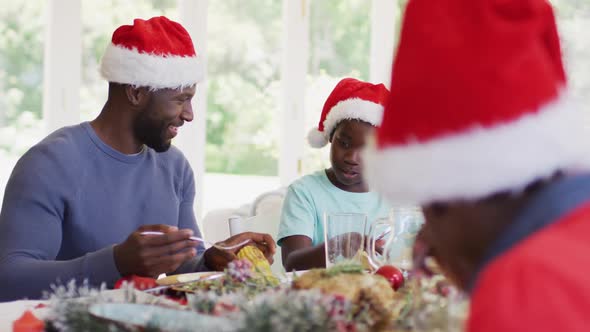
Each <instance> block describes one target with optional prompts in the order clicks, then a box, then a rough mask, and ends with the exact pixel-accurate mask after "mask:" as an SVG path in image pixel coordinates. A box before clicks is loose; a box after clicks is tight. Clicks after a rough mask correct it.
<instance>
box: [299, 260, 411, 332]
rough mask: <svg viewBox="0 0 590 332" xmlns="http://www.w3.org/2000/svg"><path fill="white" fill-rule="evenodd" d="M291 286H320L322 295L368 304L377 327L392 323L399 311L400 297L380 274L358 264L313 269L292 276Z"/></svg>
mask: <svg viewBox="0 0 590 332" xmlns="http://www.w3.org/2000/svg"><path fill="white" fill-rule="evenodd" d="M292 287H293V288H294V289H319V290H320V291H322V292H323V293H325V294H332V295H340V296H343V297H344V298H346V299H348V300H349V301H351V302H352V303H353V304H355V305H357V306H358V307H359V308H361V307H363V308H367V307H368V308H369V310H368V312H369V315H370V316H371V319H372V320H373V321H375V328H376V329H378V327H379V326H384V325H386V324H388V323H389V322H391V321H392V320H393V319H394V318H395V317H396V315H397V311H398V309H397V307H398V306H396V302H397V301H398V298H399V296H397V295H396V292H395V291H394V290H393V288H392V287H391V285H390V284H389V282H388V281H387V280H386V279H385V278H383V277H381V276H378V275H373V274H370V273H365V272H363V267H362V266H360V265H336V266H333V267H331V268H329V269H313V270H310V271H308V272H306V273H304V274H303V275H301V276H300V277H298V278H297V279H295V280H294V281H293V285H292Z"/></svg>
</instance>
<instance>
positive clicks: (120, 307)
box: [88, 303, 230, 332]
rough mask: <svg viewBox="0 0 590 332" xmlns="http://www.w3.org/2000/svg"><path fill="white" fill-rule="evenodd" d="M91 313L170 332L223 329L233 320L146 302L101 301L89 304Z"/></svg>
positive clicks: (128, 324)
mask: <svg viewBox="0 0 590 332" xmlns="http://www.w3.org/2000/svg"><path fill="white" fill-rule="evenodd" d="M88 312H89V313H90V315H92V316H93V317H95V318H97V319H99V320H104V321H106V322H110V323H116V324H122V325H125V326H134V327H148V326H149V327H155V328H158V329H161V330H164V331H169V332H183V331H193V330H194V328H195V327H198V328H199V330H202V331H223V330H226V329H227V328H228V326H229V323H230V322H229V320H228V319H226V318H223V317H215V316H209V315H204V314H199V313H197V312H194V311H186V310H176V309H169V308H165V307H161V306H154V305H146V304H130V303H102V304H95V305H92V306H90V308H89V309H88Z"/></svg>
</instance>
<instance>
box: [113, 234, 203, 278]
mask: <svg viewBox="0 0 590 332" xmlns="http://www.w3.org/2000/svg"><path fill="white" fill-rule="evenodd" d="M146 231H156V232H162V233H164V234H163V235H142V234H141V232H146ZM192 235H193V231H192V230H190V229H181V230H178V228H177V227H173V226H168V225H146V226H141V227H140V228H138V229H137V231H135V232H133V233H131V235H129V237H128V238H127V240H125V242H123V243H121V244H118V245H116V246H115V247H114V250H113V251H114V256H115V264H116V265H117V269H119V273H121V275H122V276H127V275H131V274H136V275H139V276H146V277H152V278H156V277H158V275H160V274H162V273H170V272H172V271H175V270H176V269H177V268H178V267H179V266H180V265H182V263H184V262H186V261H187V260H189V259H191V258H193V257H195V255H196V254H197V251H196V248H195V247H196V246H197V244H198V243H197V242H195V241H193V240H190V239H189V237H190V236H192Z"/></svg>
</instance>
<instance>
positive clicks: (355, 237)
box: [324, 213, 367, 267]
mask: <svg viewBox="0 0 590 332" xmlns="http://www.w3.org/2000/svg"><path fill="white" fill-rule="evenodd" d="M366 223H367V215H366V214H363V213H325V214H324V243H325V254H326V267H330V266H332V265H334V264H338V263H342V262H347V261H353V262H356V261H358V260H359V257H360V255H359V252H360V251H362V250H363V248H364V246H365V245H364V244H365V225H366Z"/></svg>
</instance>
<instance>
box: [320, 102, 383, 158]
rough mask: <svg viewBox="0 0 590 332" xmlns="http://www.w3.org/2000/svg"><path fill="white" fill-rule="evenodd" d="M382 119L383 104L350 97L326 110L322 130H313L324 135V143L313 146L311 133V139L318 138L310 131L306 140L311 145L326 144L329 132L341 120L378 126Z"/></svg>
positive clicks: (328, 139)
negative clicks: (326, 113)
mask: <svg viewBox="0 0 590 332" xmlns="http://www.w3.org/2000/svg"><path fill="white" fill-rule="evenodd" d="M382 119H383V106H382V105H380V104H377V103H373V102H370V101H367V100H363V99H360V98H351V99H346V100H343V101H341V102H339V103H337V104H336V105H334V107H332V109H331V110H330V111H329V112H328V115H327V116H326V120H324V131H323V132H320V131H318V130H317V129H315V131H316V132H317V133H320V134H321V135H323V136H324V140H325V142H326V143H324V144H323V145H318V146H314V145H313V144H312V142H311V137H310V136H311V135H313V136H314V137H313V139H314V141H315V142H319V138H317V136H316V135H317V134H312V133H311V132H310V133H309V135H308V141H309V143H310V145H311V146H312V147H316V148H321V147H323V146H324V145H326V144H328V142H329V141H330V134H331V133H332V131H333V130H334V129H335V128H336V125H338V123H339V122H340V121H342V120H361V121H364V122H368V123H370V124H372V125H373V126H379V125H380V124H381V120H382Z"/></svg>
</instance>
